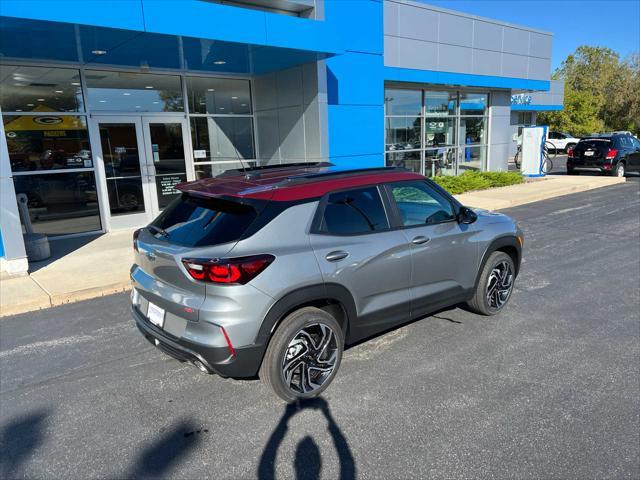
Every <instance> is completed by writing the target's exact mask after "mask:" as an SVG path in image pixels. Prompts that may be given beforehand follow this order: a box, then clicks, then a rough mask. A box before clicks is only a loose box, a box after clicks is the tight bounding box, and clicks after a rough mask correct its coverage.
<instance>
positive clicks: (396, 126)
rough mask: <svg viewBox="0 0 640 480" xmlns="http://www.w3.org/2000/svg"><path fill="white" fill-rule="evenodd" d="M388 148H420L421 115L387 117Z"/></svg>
mask: <svg viewBox="0 0 640 480" xmlns="http://www.w3.org/2000/svg"><path fill="white" fill-rule="evenodd" d="M386 123H387V125H386V127H387V128H386V130H387V135H386V149H387V150H388V151H394V150H412V149H419V148H420V146H421V145H420V144H421V139H420V123H421V117H387V119H386Z"/></svg>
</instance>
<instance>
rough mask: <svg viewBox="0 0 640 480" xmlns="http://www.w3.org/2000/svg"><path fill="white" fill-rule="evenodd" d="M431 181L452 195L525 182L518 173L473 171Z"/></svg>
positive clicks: (433, 178) (435, 178) (434, 178)
mask: <svg viewBox="0 0 640 480" xmlns="http://www.w3.org/2000/svg"><path fill="white" fill-rule="evenodd" d="M431 179H432V180H433V181H435V182H436V183H437V184H438V185H440V186H441V187H443V188H444V189H445V190H447V191H448V192H449V193H451V194H452V195H458V194H460V193H464V192H470V191H472V190H486V189H487V188H494V187H506V186H507V185H517V184H519V183H522V182H524V178H523V177H522V175H521V174H520V173H518V172H477V171H471V170H469V171H466V172H464V173H463V174H462V175H459V176H457V177H450V176H446V177H445V176H439V177H432V178H431Z"/></svg>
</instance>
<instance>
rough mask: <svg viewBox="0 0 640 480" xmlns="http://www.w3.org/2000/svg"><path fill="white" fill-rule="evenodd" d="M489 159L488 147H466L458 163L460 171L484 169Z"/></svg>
mask: <svg viewBox="0 0 640 480" xmlns="http://www.w3.org/2000/svg"><path fill="white" fill-rule="evenodd" d="M486 161H487V147H465V148H463V149H462V159H461V160H460V162H459V163H458V170H459V171H460V173H462V172H464V171H466V170H484V169H485V168H486Z"/></svg>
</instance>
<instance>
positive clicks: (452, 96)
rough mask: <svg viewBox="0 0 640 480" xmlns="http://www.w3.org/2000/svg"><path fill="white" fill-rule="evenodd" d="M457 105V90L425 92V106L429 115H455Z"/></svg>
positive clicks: (426, 113)
mask: <svg viewBox="0 0 640 480" xmlns="http://www.w3.org/2000/svg"><path fill="white" fill-rule="evenodd" d="M457 106H458V94H457V92H431V91H427V92H424V108H425V115H427V116H430V115H431V116H443V115H444V116H446V115H455V114H456V109H457Z"/></svg>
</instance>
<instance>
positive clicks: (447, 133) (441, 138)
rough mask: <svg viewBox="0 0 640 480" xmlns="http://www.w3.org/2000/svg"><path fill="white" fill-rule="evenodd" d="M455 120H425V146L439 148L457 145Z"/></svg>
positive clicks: (427, 118)
mask: <svg viewBox="0 0 640 480" xmlns="http://www.w3.org/2000/svg"><path fill="white" fill-rule="evenodd" d="M455 125H456V119H455V118H433V117H426V118H425V131H424V136H425V142H424V143H425V145H426V147H427V148H429V147H439V146H442V145H455V141H456V133H455V132H456V130H455Z"/></svg>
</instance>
